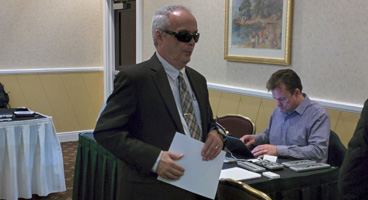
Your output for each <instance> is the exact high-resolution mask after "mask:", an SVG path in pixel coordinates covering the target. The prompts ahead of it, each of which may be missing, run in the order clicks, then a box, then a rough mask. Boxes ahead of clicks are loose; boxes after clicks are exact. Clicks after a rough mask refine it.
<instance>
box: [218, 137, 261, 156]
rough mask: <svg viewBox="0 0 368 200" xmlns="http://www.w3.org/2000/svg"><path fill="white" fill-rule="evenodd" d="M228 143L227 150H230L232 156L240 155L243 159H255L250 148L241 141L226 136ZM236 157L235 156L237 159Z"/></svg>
mask: <svg viewBox="0 0 368 200" xmlns="http://www.w3.org/2000/svg"><path fill="white" fill-rule="evenodd" d="M226 138H227V141H226V144H225V149H227V150H229V151H230V152H231V153H232V154H236V155H239V156H240V157H241V158H244V159H248V158H255V157H254V155H253V154H252V152H251V151H250V150H249V149H248V147H247V146H246V145H245V144H244V143H243V142H242V141H241V140H240V139H239V138H236V137H232V136H226ZM236 155H234V156H235V157H236Z"/></svg>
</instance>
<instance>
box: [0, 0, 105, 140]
mask: <svg viewBox="0 0 368 200" xmlns="http://www.w3.org/2000/svg"><path fill="white" fill-rule="evenodd" d="M102 21H103V17H102V0H92V1H91V0H77V1H75V0H63V1H60V0H33V1H23V0H12V1H2V2H1V6H0V44H1V45H0V82H2V83H3V84H4V85H5V89H6V91H7V92H9V95H10V105H11V106H12V107H19V106H25V107H28V108H30V109H32V110H34V111H36V112H40V113H42V114H45V115H49V116H52V117H53V121H54V124H55V128H56V131H57V132H58V133H60V132H73V131H79V130H90V129H93V128H94V126H95V123H96V118H97V116H98V114H99V112H100V110H101V108H102V105H103V72H102V70H103V28H102ZM91 69H92V70H91Z"/></svg>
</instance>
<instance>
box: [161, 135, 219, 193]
mask: <svg viewBox="0 0 368 200" xmlns="http://www.w3.org/2000/svg"><path fill="white" fill-rule="evenodd" d="M203 145H204V143H203V142H200V141H198V140H195V139H193V138H190V137H188V136H185V135H184V134H181V133H178V132H177V133H176V134H175V136H174V139H173V141H172V143H171V146H170V149H169V151H170V152H172V153H176V154H181V153H183V154H184V157H183V158H181V159H180V160H178V161H176V162H177V163H178V164H179V165H180V166H182V167H183V168H184V169H185V172H184V175H183V176H182V177H181V178H180V179H179V180H168V179H164V178H163V177H161V176H159V177H158V178H157V179H158V180H160V181H163V182H166V183H168V184H171V185H174V186H177V187H180V188H182V189H185V190H188V191H190V192H193V193H195V194H198V195H201V196H204V197H207V198H210V199H214V198H215V195H216V191H217V186H218V180H219V177H220V173H221V169H222V165H223V161H224V158H225V151H221V152H220V154H219V155H218V156H217V157H216V158H215V159H213V160H210V161H203V160H202V155H201V151H202V148H203Z"/></svg>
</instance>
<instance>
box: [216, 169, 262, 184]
mask: <svg viewBox="0 0 368 200" xmlns="http://www.w3.org/2000/svg"><path fill="white" fill-rule="evenodd" d="M221 178H231V179H234V180H237V181H240V180H248V179H254V178H261V174H258V173H255V172H251V171H249V170H246V169H243V168H240V167H233V168H229V169H223V170H221V175H220V179H221Z"/></svg>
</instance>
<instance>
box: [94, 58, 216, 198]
mask: <svg viewBox="0 0 368 200" xmlns="http://www.w3.org/2000/svg"><path fill="white" fill-rule="evenodd" d="M186 74H187V76H188V79H189V82H190V84H191V87H192V89H193V92H194V94H195V96H196V98H197V101H198V104H199V108H200V113H201V121H202V129H203V139H202V140H203V141H204V140H205V138H206V137H207V134H208V132H209V130H210V129H211V128H212V127H214V126H215V122H214V119H213V115H212V110H211V107H210V103H209V97H208V89H207V83H206V79H205V78H204V77H203V76H202V75H201V74H199V73H198V72H197V71H195V70H193V69H192V68H189V67H186ZM175 132H180V133H184V130H183V126H182V124H181V121H180V116H179V113H178V110H177V107H176V104H175V100H174V96H173V94H172V91H171V88H170V85H169V82H168V78H167V74H166V72H165V70H164V68H163V67H162V65H161V63H160V62H159V60H158V58H157V56H156V54H154V55H153V56H152V57H151V59H150V60H148V61H146V62H143V63H140V64H137V65H135V66H132V67H129V68H126V69H123V70H122V71H121V72H120V73H119V74H118V75H117V76H116V78H115V81H114V91H113V93H112V94H111V95H110V97H109V98H108V100H107V105H106V107H105V109H104V111H103V112H102V113H101V116H100V118H99V120H98V122H97V125H96V128H95V130H94V137H95V139H96V141H97V142H98V143H100V144H101V145H102V146H104V147H105V148H106V149H107V150H109V151H110V152H112V153H113V154H114V155H115V156H116V157H117V158H119V159H121V161H122V162H121V163H120V164H121V167H120V169H119V173H120V175H119V176H120V178H119V179H122V180H119V181H120V182H121V184H120V185H121V187H124V188H125V189H126V188H128V187H127V186H128V185H129V186H131V185H132V183H133V182H134V183H140V184H142V183H146V184H151V183H152V184H156V185H157V184H161V183H159V182H158V181H157V180H156V179H157V174H154V173H152V172H151V170H152V167H153V165H154V163H155V162H156V159H157V158H158V156H159V154H160V151H161V150H164V151H165V150H168V149H169V147H170V144H171V142H172V139H173V137H174V135H175ZM199 153H200V152H199ZM120 189H121V190H122V188H119V190H120ZM141 189H142V188H141ZM127 190H129V189H127ZM121 193H132V191H124V192H121ZM124 195H125V194H124ZM124 195H123V196H122V197H127V196H124Z"/></svg>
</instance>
